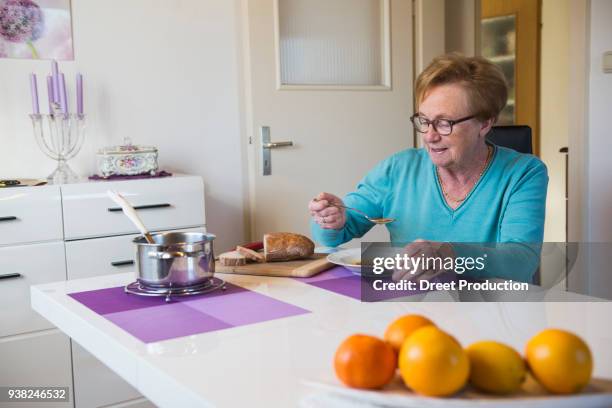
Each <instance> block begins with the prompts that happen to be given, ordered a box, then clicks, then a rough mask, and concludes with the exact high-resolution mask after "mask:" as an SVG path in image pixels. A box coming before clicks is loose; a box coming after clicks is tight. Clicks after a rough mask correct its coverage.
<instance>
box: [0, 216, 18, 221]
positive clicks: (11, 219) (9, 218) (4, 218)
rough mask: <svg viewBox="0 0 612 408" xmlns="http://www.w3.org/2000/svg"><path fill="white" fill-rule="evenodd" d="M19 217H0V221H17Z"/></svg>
mask: <svg viewBox="0 0 612 408" xmlns="http://www.w3.org/2000/svg"><path fill="white" fill-rule="evenodd" d="M18 219H19V218H17V217H15V216H13V215H11V216H10V217H0V221H17V220H18Z"/></svg>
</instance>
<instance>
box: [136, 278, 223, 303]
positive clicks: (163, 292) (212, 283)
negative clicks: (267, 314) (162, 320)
mask: <svg viewBox="0 0 612 408" xmlns="http://www.w3.org/2000/svg"><path fill="white" fill-rule="evenodd" d="M217 289H221V290H225V289H226V286H225V281H224V280H223V279H219V278H210V279H208V281H206V282H204V283H201V284H198V285H192V286H182V287H174V288H172V287H170V288H162V287H151V286H146V285H143V284H142V283H140V282H139V281H136V282H132V283H130V284H128V285H126V286H125V288H124V290H125V293H128V294H133V295H139V296H164V297H165V298H166V302H170V301H171V300H172V297H173V296H192V295H201V294H204V293H209V292H212V291H214V290H217Z"/></svg>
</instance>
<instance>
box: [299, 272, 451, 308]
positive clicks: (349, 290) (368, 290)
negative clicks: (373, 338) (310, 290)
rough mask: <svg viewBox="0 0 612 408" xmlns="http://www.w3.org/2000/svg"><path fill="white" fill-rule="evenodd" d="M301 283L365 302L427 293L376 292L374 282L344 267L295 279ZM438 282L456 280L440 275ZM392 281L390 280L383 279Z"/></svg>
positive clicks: (409, 291)
mask: <svg viewBox="0 0 612 408" xmlns="http://www.w3.org/2000/svg"><path fill="white" fill-rule="evenodd" d="M294 279H296V280H298V281H300V282H304V283H307V284H309V285H312V286H316V287H318V288H321V289H325V290H328V291H330V292H334V293H337V294H340V295H344V296H348V297H350V298H353V299H357V300H362V301H365V302H378V301H383V300H392V299H398V298H402V297H406V296H412V295H417V294H421V293H425V292H427V291H423V290H403V291H393V292H392V291H376V290H374V288H373V286H372V280H370V279H367V278H363V279H362V278H361V276H357V275H355V274H353V273H352V272H351V271H349V270H348V269H346V268H343V267H342V266H336V267H334V268H332V269H329V270H327V271H325V272H322V273H320V274H318V275H316V276H313V277H311V278H294ZM434 279H435V280H436V281H438V282H450V281H452V280H454V279H455V277H454V276H453V275H452V274H449V275H440V276H439V277H436V278H434ZM383 280H385V281H390V279H388V278H387V279H383Z"/></svg>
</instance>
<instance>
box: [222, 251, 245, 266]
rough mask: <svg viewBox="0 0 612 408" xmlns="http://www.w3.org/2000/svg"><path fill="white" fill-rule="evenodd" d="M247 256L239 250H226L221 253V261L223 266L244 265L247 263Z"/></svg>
mask: <svg viewBox="0 0 612 408" xmlns="http://www.w3.org/2000/svg"><path fill="white" fill-rule="evenodd" d="M246 261H247V259H246V256H244V255H242V254H241V253H239V252H238V251H230V252H224V253H222V254H221V255H219V263H220V264H221V265H223V266H242V265H246V263H247V262H246Z"/></svg>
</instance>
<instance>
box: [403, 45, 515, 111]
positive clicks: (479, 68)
mask: <svg viewBox="0 0 612 408" xmlns="http://www.w3.org/2000/svg"><path fill="white" fill-rule="evenodd" d="M447 84H459V85H461V86H463V87H464V88H465V90H466V91H467V93H468V103H469V104H470V109H471V110H472V112H471V114H472V115H474V116H475V117H476V118H477V119H479V120H487V119H491V118H493V119H495V120H497V117H498V115H499V113H500V112H501V111H502V109H504V106H506V101H507V99H508V85H507V84H506V79H505V78H504V74H503V72H502V71H501V69H500V68H499V67H497V66H496V65H495V64H493V63H492V62H490V61H488V60H487V59H485V58H482V57H466V56H463V55H461V54H458V53H452V54H445V55H441V56H439V57H436V58H434V60H433V61H432V62H431V64H429V65H428V66H427V68H425V70H424V71H423V72H421V73H420V74H419V77H418V78H417V80H416V86H415V88H416V89H415V97H416V107H417V110H418V108H419V105H420V104H421V102H423V100H424V99H425V97H427V94H428V93H429V92H430V91H431V90H432V89H433V88H435V87H437V86H439V85H447Z"/></svg>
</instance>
